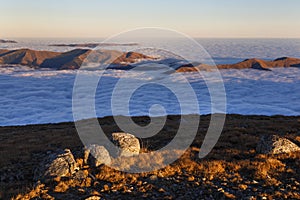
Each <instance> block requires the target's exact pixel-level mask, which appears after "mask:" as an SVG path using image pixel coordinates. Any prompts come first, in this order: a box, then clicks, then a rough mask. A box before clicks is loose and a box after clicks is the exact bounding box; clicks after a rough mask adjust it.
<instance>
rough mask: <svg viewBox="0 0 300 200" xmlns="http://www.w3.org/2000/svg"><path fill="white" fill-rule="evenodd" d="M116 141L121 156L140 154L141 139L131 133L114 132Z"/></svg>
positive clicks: (113, 136) (113, 135)
mask: <svg viewBox="0 0 300 200" xmlns="http://www.w3.org/2000/svg"><path fill="white" fill-rule="evenodd" d="M112 138H113V141H114V143H115V144H116V145H117V146H118V147H119V148H120V151H119V156H124V157H130V156H134V155H139V153H140V142H139V139H138V138H136V137H135V136H134V135H132V134H129V133H113V134H112Z"/></svg>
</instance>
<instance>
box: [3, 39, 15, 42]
mask: <svg viewBox="0 0 300 200" xmlns="http://www.w3.org/2000/svg"><path fill="white" fill-rule="evenodd" d="M0 43H17V41H15V40H3V39H0Z"/></svg>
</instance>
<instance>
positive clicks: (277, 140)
mask: <svg viewBox="0 0 300 200" xmlns="http://www.w3.org/2000/svg"><path fill="white" fill-rule="evenodd" d="M256 151H257V153H262V154H280V153H290V152H294V151H300V148H299V147H298V146H297V145H296V144H294V143H293V142H291V141H290V140H288V139H286V138H282V137H279V136H277V135H267V136H263V137H261V139H260V141H259V143H258V144H257V147H256Z"/></svg>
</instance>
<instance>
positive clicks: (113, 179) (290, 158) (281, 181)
mask: <svg viewBox="0 0 300 200" xmlns="http://www.w3.org/2000/svg"><path fill="white" fill-rule="evenodd" d="M179 119H180V117H179V116H168V119H167V122H166V125H165V127H164V128H163V129H162V130H161V131H160V133H159V134H158V135H156V136H155V137H151V138H148V139H143V140H141V143H142V147H143V151H151V150H154V149H158V148H160V147H162V146H164V145H166V144H167V143H168V142H169V141H170V140H171V139H172V137H173V136H174V135H175V134H176V130H177V128H178V123H179ZM209 119H210V116H209V115H208V116H201V122H200V126H199V130H198V134H197V137H196V138H195V140H194V143H193V144H192V148H191V149H190V150H189V151H188V152H187V153H186V154H185V155H184V156H182V157H181V159H179V160H178V161H177V162H175V163H174V164H172V165H170V166H168V167H166V168H164V169H162V170H158V171H154V172H150V173H143V174H128V173H122V172H118V171H115V170H113V169H111V168H108V167H105V166H103V167H100V168H98V169H91V168H89V167H88V166H84V168H85V173H90V174H92V175H93V176H91V177H87V178H85V179H84V180H73V179H68V178H64V179H60V180H56V181H54V182H48V183H42V184H38V185H35V184H34V182H33V181H32V177H33V169H34V168H35V167H36V166H37V165H38V164H39V160H40V159H41V158H42V157H43V156H45V155H46V154H47V153H46V152H47V151H49V150H55V149H56V148H70V149H71V150H72V151H73V152H76V151H77V150H78V149H80V148H81V147H82V144H81V142H80V140H79V138H78V136H77V134H76V130H75V127H74V124H73V123H61V124H48V125H33V126H20V127H0V141H1V144H2V145H1V148H0V169H1V170H0V171H1V173H0V174H4V173H5V174H9V175H10V176H9V177H12V178H13V181H12V182H11V181H9V180H3V181H1V183H0V188H1V190H0V191H1V192H0V195H1V197H2V198H4V199H5V198H9V197H11V196H15V197H16V198H17V199H30V198H34V197H42V198H43V199H51V197H55V198H56V199H83V198H86V197H89V196H91V195H97V196H101V197H104V198H107V199H111V198H113V199H114V198H125V199H130V198H134V197H135V198H141V197H147V198H152V199H157V198H179V197H182V198H190V199H198V198H200V197H203V198H205V197H206V198H212V197H213V198H215V199H220V198H221V199H222V198H223V199H224V198H236V199H244V198H246V197H249V196H254V197H257V198H262V197H264V196H268V197H269V198H271V197H272V198H276V199H280V198H300V194H299V180H300V171H299V169H300V153H293V154H283V155H277V156H265V155H260V154H256V152H255V147H256V144H257V142H258V140H259V138H260V136H261V135H263V134H278V135H281V136H285V137H287V138H290V139H292V140H293V141H294V142H296V143H297V144H299V143H300V123H299V122H300V118H299V117H283V116H274V117H266V116H240V115H228V116H227V119H226V124H225V127H224V130H223V132H222V136H221V138H220V140H219V141H218V143H217V145H216V146H215V148H214V150H213V151H212V152H211V153H210V154H209V156H208V157H206V158H205V159H202V160H200V159H198V158H197V155H198V151H199V147H200V145H201V143H202V140H203V137H204V135H205V133H206V130H207V127H208V124H209ZM134 121H136V122H137V123H138V124H140V125H146V124H147V123H149V118H147V117H137V118H134ZM99 122H100V124H101V125H102V128H103V130H104V131H105V133H107V134H108V135H109V134H111V133H112V132H116V131H120V130H119V128H118V126H117V125H116V124H115V123H114V121H113V119H112V118H111V117H106V118H102V119H99ZM166 153H168V152H166ZM75 157H76V158H77V161H78V162H79V163H82V155H80V154H75ZM148 162H162V161H161V158H158V159H157V160H156V161H148ZM134 164H135V163H134V162H133V163H132V165H134ZM18 173H21V174H22V175H23V177H21V178H19V179H14V178H15V175H16V174H18ZM153 175H155V176H153ZM93 177H94V178H93ZM19 193H21V194H19ZM17 194H19V195H17Z"/></svg>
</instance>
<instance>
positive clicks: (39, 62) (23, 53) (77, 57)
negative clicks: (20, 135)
mask: <svg viewBox="0 0 300 200" xmlns="http://www.w3.org/2000/svg"><path fill="white" fill-rule="evenodd" d="M141 60H145V61H148V60H152V61H153V60H156V59H155V58H153V57H151V56H147V55H144V54H141V53H137V52H121V51H116V50H90V49H74V50H71V51H67V52H53V51H37V50H31V49H16V50H7V49H0V65H1V64H2V65H24V66H29V67H32V68H51V69H58V70H62V69H79V68H80V67H81V65H82V64H83V63H84V62H86V63H96V64H99V65H101V64H111V65H110V66H109V67H108V69H118V70H129V69H132V68H134V67H136V66H137V65H134V64H135V63H137V62H139V61H141ZM155 62H156V63H158V64H166V65H169V66H170V67H172V68H173V69H174V70H175V71H176V72H194V71H199V70H205V71H210V70H211V69H213V67H212V66H210V65H207V64H202V63H186V64H183V63H185V62H184V61H183V60H177V59H171V61H170V59H166V60H158V61H155ZM146 64H147V62H146ZM275 67H300V59H298V58H290V57H281V58H277V59H275V60H272V61H267V60H262V59H256V58H252V59H246V60H244V61H242V62H238V63H235V64H220V65H217V68H218V69H259V70H270V68H275Z"/></svg>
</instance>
